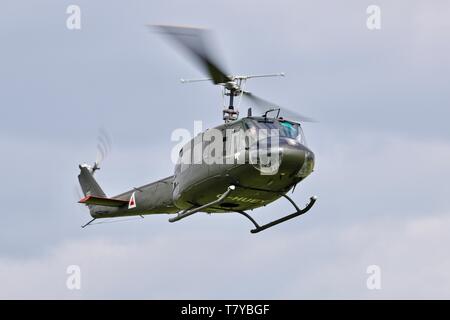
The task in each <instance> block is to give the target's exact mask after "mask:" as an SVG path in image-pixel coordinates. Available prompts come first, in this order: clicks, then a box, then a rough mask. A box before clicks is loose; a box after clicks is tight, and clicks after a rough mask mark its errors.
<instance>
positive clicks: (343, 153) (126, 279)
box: [0, 0, 450, 299]
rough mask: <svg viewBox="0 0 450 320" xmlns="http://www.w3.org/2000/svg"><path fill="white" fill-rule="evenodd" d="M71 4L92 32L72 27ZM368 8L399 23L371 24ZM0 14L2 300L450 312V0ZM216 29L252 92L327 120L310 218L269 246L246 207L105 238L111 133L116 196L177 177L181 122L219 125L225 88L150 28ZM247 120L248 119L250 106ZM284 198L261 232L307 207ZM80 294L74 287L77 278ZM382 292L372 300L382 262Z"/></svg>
mask: <svg viewBox="0 0 450 320" xmlns="http://www.w3.org/2000/svg"><path fill="white" fill-rule="evenodd" d="M69 5H78V6H79V8H80V9H81V29H80V30H69V29H68V28H67V26H66V20H67V18H68V17H69V15H68V14H67V13H66V9H67V7H68V6H69ZM369 5H377V6H379V8H380V10H381V11H380V12H381V29H379V30H369V29H368V28H367V25H366V21H367V18H368V16H369V15H368V14H367V12H366V9H367V7H368V6H369ZM1 9H2V10H0V40H1V51H0V57H1V59H0V88H1V89H0V105H1V116H0V148H1V152H2V153H1V155H2V156H1V157H0V165H1V168H2V170H1V171H0V179H1V181H2V183H1V184H0V199H1V202H2V205H1V209H0V214H1V224H0V226H1V227H0V298H2V299H102V298H110V299H180V298H185V299H317V298H319V299H405V298H406V299H418V298H424V299H432V298H433V299H449V298H450V253H449V251H448V246H449V245H450V234H449V233H448V230H449V229H450V197H448V194H449V192H450V186H449V182H448V181H449V178H450V130H449V126H448V123H447V121H448V119H449V118H450V109H449V104H450V90H449V87H448V85H449V83H450V81H449V80H450V76H449V74H450V42H449V41H448V37H449V34H450V21H449V19H448V17H449V16H450V3H449V2H448V1H444V0H436V1H433V3H432V4H430V3H427V2H425V1H406V0H404V1H401V0H395V1H380V0H378V1H356V0H354V1H350V0H345V1H339V2H336V3H330V2H329V1H323V0H319V1H293V0H292V1H288V0H281V1H268V0H262V1H261V0H258V1H256V0H252V1H237V0H230V1H226V2H223V1H221V2H219V1H206V0H189V1H181V0H175V1H156V0H153V1H143V0H140V1H138V0H133V1H100V0H99V1H87V0H85V1H82V0H74V1H60V0H58V1H56V0H53V1H49V0H44V1H39V2H36V1H30V0H29V1H21V0H19V1H14V2H12V1H9V2H4V3H2V5H1ZM148 24H176V25H193V26H199V27H206V28H209V29H212V30H213V31H214V35H215V36H216V42H217V47H218V48H219V50H218V51H219V53H220V56H221V57H222V58H223V60H221V61H223V64H224V65H226V66H227V70H230V72H232V73H238V74H246V73H248V74H253V73H273V72H286V77H285V78H280V79H256V80H254V81H253V82H250V83H249V84H248V89H249V90H250V91H252V92H254V93H256V94H258V95H260V96H262V97H264V98H267V99H268V100H271V101H277V102H278V103H280V104H281V105H283V106H286V107H289V108H291V109H294V110H297V111H299V112H301V113H303V114H306V115H308V116H311V117H313V118H315V119H318V120H319V122H318V123H312V124H309V123H308V124H304V131H305V134H306V138H307V141H308V146H309V147H310V149H311V150H313V151H314V153H315V156H316V167H315V171H314V172H313V174H311V176H309V177H308V178H307V179H306V180H305V181H303V182H302V183H301V185H299V186H298V187H297V188H296V191H295V193H294V194H293V198H294V200H295V201H297V202H298V203H299V204H303V203H306V202H307V200H308V198H309V197H310V196H311V195H316V196H317V197H318V201H317V203H316V205H315V206H314V207H313V209H311V211H309V212H308V214H306V215H305V216H302V217H300V218H298V219H295V220H291V221H290V222H288V223H285V224H282V225H279V226H277V227H274V228H272V229H269V230H266V231H264V232H261V233H259V234H257V235H253V234H250V232H249V230H250V229H251V225H250V224H249V222H248V221H247V220H245V219H243V218H242V217H241V216H239V215H237V214H233V213H230V214H223V215H210V216H209V215H206V214H203V213H201V214H196V215H193V216H191V217H189V218H187V219H184V220H182V221H180V222H177V223H174V224H170V223H168V222H167V219H168V216H167V215H155V216H147V217H145V218H144V219H137V220H132V221H124V222H121V223H111V224H103V225H95V226H92V227H88V228H85V229H81V228H80V225H82V224H83V223H85V222H87V221H88V220H89V219H90V216H89V213H88V211H87V209H86V208H84V207H83V206H82V205H80V204H77V201H78V195H77V191H76V189H77V187H78V182H77V175H78V171H79V170H78V165H79V164H80V163H85V162H87V163H91V162H93V161H94V160H95V155H96V145H97V136H98V133H99V130H104V131H106V132H108V135H109V136H110V138H111V140H112V148H111V152H109V153H108V157H107V158H106V159H105V161H104V162H103V165H102V169H101V170H100V171H99V172H97V174H96V177H97V179H98V181H99V183H100V185H101V186H102V187H103V189H104V190H105V192H106V193H107V194H108V195H115V194H118V193H121V192H122V191H125V190H128V189H130V188H132V187H135V186H139V185H143V184H145V183H148V182H151V181H154V180H157V179H160V178H163V177H166V176H169V175H171V174H172V173H173V164H172V163H171V161H170V154H171V150H172V148H173V147H174V145H175V144H176V142H173V141H171V133H172V132H173V131H174V130H175V129H177V128H186V129H189V130H190V131H192V130H193V126H194V121H198V120H201V121H203V124H204V127H205V128H208V127H213V126H215V125H218V124H220V123H221V122H222V120H221V108H222V107H221V103H222V101H221V97H220V89H219V88H216V87H213V86H211V85H210V84H208V83H203V84H190V85H187V84H180V82H179V79H180V78H196V77H202V76H203V75H202V73H201V72H200V71H199V70H198V69H197V68H196V67H195V66H194V65H193V64H192V63H191V62H190V61H189V60H188V59H186V57H185V56H184V55H183V54H182V53H181V52H177V50H174V48H173V47H172V46H170V45H168V44H167V42H165V41H164V40H163V39H162V38H161V37H160V36H159V35H157V34H155V33H152V32H150V31H149V29H148V28H147V27H146V25H148ZM244 113H245V112H244ZM291 211H292V209H291V207H290V205H289V204H288V203H287V202H285V201H283V200H280V201H278V202H276V203H274V204H273V205H271V206H268V207H265V208H262V209H259V210H255V211H254V212H253V215H254V216H255V217H256V219H257V220H259V221H266V222H267V221H270V220H273V219H274V218H277V217H280V216H282V215H284V214H286V213H291ZM72 265H76V266H79V269H80V272H81V278H80V279H81V287H80V289H79V290H71V289H70V288H68V287H67V279H68V277H69V274H68V273H67V268H68V266H72ZM373 265H376V266H378V267H379V270H380V273H379V279H380V284H381V287H380V288H379V289H375V290H373V289H370V288H368V286H367V280H368V278H369V277H370V276H371V275H370V274H368V273H367V268H368V267H369V266H373Z"/></svg>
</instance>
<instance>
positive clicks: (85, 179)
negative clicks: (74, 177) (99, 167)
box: [78, 165, 106, 198]
mask: <svg viewBox="0 0 450 320" xmlns="http://www.w3.org/2000/svg"><path fill="white" fill-rule="evenodd" d="M79 167H80V171H81V172H80V174H79V175H78V181H79V182H80V186H81V189H82V190H83V193H84V195H85V196H96V197H102V198H106V194H105V193H104V192H103V190H102V188H100V186H99V185H98V183H97V181H95V179H94V176H93V174H92V173H93V170H92V169H91V167H90V166H88V165H80V166H79Z"/></svg>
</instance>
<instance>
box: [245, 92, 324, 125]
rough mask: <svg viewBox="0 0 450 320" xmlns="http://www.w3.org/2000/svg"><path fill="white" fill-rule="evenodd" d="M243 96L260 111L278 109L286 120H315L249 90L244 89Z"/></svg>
mask: <svg viewBox="0 0 450 320" xmlns="http://www.w3.org/2000/svg"><path fill="white" fill-rule="evenodd" d="M243 95H244V97H246V98H248V99H249V100H250V101H251V102H252V103H253V105H252V107H253V106H254V107H256V108H257V109H259V111H261V112H266V111H267V110H268V109H271V108H273V109H280V116H281V117H283V118H285V119H287V120H294V121H299V122H317V121H316V120H315V119H313V118H310V117H306V116H304V115H302V114H300V113H298V112H295V111H292V110H289V109H287V108H285V107H280V106H279V105H277V104H275V103H273V102H270V101H267V100H265V99H263V98H260V97H258V96H256V95H254V94H252V93H251V92H248V91H244V92H243Z"/></svg>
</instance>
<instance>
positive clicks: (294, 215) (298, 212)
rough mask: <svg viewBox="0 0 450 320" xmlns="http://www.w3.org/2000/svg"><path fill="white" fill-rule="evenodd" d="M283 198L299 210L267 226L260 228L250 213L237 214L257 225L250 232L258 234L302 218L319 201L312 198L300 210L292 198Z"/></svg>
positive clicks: (241, 212)
mask: <svg viewBox="0 0 450 320" xmlns="http://www.w3.org/2000/svg"><path fill="white" fill-rule="evenodd" d="M282 196H283V197H285V198H286V199H288V200H289V202H290V203H292V205H293V206H294V208H295V210H297V211H296V212H294V213H292V214H290V215H287V216H285V217H283V218H280V219H277V220H274V221H272V222H269V223H266V224H264V225H262V226H260V225H259V224H258V223H257V222H256V221H255V219H253V218H252V217H251V216H250V215H249V214H248V213H246V212H245V211H236V212H237V213H240V214H242V215H243V216H244V217H246V218H247V219H248V220H250V221H251V222H252V223H253V224H254V225H255V229H252V230H250V232H251V233H258V232H260V231H263V230H266V229H268V228H270V227H273V226H276V225H277V224H280V223H282V222H285V221H288V220H291V219H294V218H296V217H298V216H300V215H302V214H304V213H306V212H308V211H309V209H311V208H312V206H313V205H314V203H315V202H316V200H317V198H316V197H311V198H310V199H309V203H308V204H307V205H306V207H305V208H303V209H300V208H299V207H298V206H297V205H296V204H295V202H294V201H293V200H292V199H291V198H290V197H288V196H287V195H285V194H283V195H282Z"/></svg>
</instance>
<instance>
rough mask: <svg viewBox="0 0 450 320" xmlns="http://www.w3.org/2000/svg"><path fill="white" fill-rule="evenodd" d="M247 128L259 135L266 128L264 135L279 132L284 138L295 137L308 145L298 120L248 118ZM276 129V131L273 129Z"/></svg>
mask: <svg viewBox="0 0 450 320" xmlns="http://www.w3.org/2000/svg"><path fill="white" fill-rule="evenodd" d="M244 126H245V130H246V131H247V132H248V133H249V134H250V135H253V136H258V135H259V134H260V133H261V131H263V130H264V135H266V136H268V137H269V136H271V135H273V134H278V135H279V136H280V137H283V138H290V139H295V140H297V141H298V142H300V143H301V144H302V145H305V146H306V139H305V135H304V133H303V130H302V127H301V125H300V124H298V123H296V122H291V121H288V120H282V119H267V118H262V119H261V120H258V119H246V120H245V121H244ZM272 130H275V131H272Z"/></svg>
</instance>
